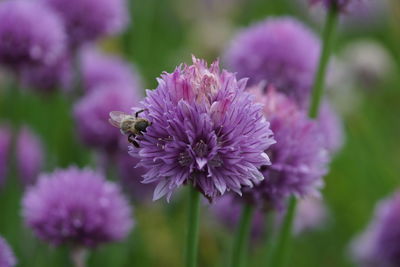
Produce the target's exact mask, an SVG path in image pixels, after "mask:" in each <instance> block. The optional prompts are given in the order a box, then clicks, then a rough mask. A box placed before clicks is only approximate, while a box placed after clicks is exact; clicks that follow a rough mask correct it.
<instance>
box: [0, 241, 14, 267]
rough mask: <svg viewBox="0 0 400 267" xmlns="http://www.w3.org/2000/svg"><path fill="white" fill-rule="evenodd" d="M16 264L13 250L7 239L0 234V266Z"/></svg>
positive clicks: (6, 266) (8, 266)
mask: <svg viewBox="0 0 400 267" xmlns="http://www.w3.org/2000/svg"><path fill="white" fill-rule="evenodd" d="M16 264H17V260H16V259H15V256H14V253H13V251H12V250H11V248H10V246H9V245H8V244H7V241H6V240H5V239H4V238H2V237H1V236H0V267H14V266H15V265H16Z"/></svg>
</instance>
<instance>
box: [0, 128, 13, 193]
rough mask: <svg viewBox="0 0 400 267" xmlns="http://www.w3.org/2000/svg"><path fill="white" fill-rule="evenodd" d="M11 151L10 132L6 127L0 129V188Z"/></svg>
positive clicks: (4, 177)
mask: <svg viewBox="0 0 400 267" xmlns="http://www.w3.org/2000/svg"><path fill="white" fill-rule="evenodd" d="M10 150H11V132H10V130H9V129H8V127H5V126H1V127H0V188H1V187H2V185H3V184H4V182H5V179H6V175H7V168H8V160H9V157H10V152H11V151H10Z"/></svg>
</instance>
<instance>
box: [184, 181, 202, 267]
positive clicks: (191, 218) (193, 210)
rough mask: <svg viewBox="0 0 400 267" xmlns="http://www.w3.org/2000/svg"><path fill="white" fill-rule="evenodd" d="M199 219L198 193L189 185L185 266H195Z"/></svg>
mask: <svg viewBox="0 0 400 267" xmlns="http://www.w3.org/2000/svg"><path fill="white" fill-rule="evenodd" d="M199 219H200V193H199V192H198V191H197V190H196V188H194V187H193V186H190V192H189V210H188V222H187V223H188V232H187V239H186V242H187V243H186V267H196V266H197V248H198V243H199Z"/></svg>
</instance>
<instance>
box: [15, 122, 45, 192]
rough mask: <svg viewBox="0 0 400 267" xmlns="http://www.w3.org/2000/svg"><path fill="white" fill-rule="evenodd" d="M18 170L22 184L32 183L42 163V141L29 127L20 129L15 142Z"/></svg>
mask: <svg viewBox="0 0 400 267" xmlns="http://www.w3.org/2000/svg"><path fill="white" fill-rule="evenodd" d="M16 158H17V166H18V172H19V176H20V179H21V181H22V182H23V184H24V185H29V184H33V183H34V182H35V181H36V178H37V176H38V175H39V172H40V170H41V168H42V165H43V148H42V143H41V141H40V140H39V138H38V136H36V135H35V134H34V133H33V132H32V131H31V130H30V129H29V128H27V127H24V128H22V130H21V131H20V133H19V135H18V138H17V143H16Z"/></svg>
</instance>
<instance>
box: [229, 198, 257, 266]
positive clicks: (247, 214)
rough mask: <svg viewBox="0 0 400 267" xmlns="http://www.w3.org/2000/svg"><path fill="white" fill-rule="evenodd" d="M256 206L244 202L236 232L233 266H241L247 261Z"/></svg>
mask: <svg viewBox="0 0 400 267" xmlns="http://www.w3.org/2000/svg"><path fill="white" fill-rule="evenodd" d="M253 211H254V208H253V207H252V206H251V205H248V204H244V205H243V209H242V215H241V217H240V222H239V226H238V229H237V232H236V236H235V240H234V244H233V250H232V259H231V261H232V262H231V266H232V267H241V266H243V264H244V262H245V257H246V252H247V247H248V242H249V235H250V232H251V231H250V229H251V222H252V218H253Z"/></svg>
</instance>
